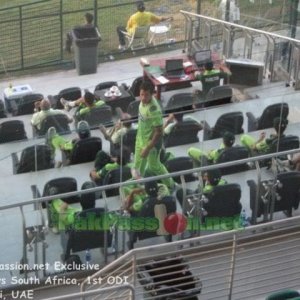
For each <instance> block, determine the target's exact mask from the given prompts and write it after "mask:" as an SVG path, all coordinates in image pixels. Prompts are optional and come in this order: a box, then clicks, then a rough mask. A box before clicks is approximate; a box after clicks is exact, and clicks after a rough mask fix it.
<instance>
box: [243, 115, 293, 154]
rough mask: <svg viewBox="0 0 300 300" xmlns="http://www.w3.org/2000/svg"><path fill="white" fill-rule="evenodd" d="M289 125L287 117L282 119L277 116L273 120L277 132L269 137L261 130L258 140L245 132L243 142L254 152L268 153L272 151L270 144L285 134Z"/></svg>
mask: <svg viewBox="0 0 300 300" xmlns="http://www.w3.org/2000/svg"><path fill="white" fill-rule="evenodd" d="M287 125H288V120H287V119H282V118H280V117H277V118H275V119H274V120H273V128H274V129H275V131H276V133H275V134H271V135H270V137H269V138H266V133H265V132H261V134H260V136H259V139H258V140H257V141H256V140H255V138H253V137H252V136H250V135H248V134H243V135H242V136H241V138H240V141H241V143H242V144H243V145H244V146H245V147H246V148H248V149H249V150H250V151H251V152H254V153H260V154H264V153H268V152H269V151H270V146H271V144H272V143H274V142H275V141H276V140H278V139H279V138H280V137H283V136H284V131H285V129H286V127H287Z"/></svg>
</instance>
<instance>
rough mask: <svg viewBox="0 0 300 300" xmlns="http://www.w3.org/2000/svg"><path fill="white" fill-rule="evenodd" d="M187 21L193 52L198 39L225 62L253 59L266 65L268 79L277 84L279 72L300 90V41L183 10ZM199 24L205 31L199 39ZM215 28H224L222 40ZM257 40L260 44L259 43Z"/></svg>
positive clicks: (188, 50)
mask: <svg viewBox="0 0 300 300" xmlns="http://www.w3.org/2000/svg"><path fill="white" fill-rule="evenodd" d="M181 13H182V14H183V15H184V17H185V20H186V23H185V25H186V31H185V35H186V38H185V41H186V42H185V48H187V52H188V54H191V53H192V48H193V41H194V40H198V41H199V45H200V47H201V48H203V49H214V51H217V52H219V55H220V56H221V57H224V58H225V59H229V58H238V59H241V60H243V59H244V60H245V59H253V60H258V61H261V60H262V62H263V63H264V66H265V67H264V77H265V79H269V80H270V81H277V80H279V78H278V75H277V74H278V73H279V72H278V71H282V73H283V78H280V79H281V80H286V81H287V82H289V83H290V82H292V84H293V86H294V87H295V89H300V80H299V77H300V76H299V73H300V55H299V53H300V41H299V40H298V39H295V38H290V37H288V36H284V35H282V34H278V33H274V32H267V31H265V30H261V29H255V28H251V27H248V26H244V25H239V24H236V23H231V22H227V21H223V20H220V19H216V18H212V17H208V16H204V15H198V14H195V13H192V12H188V11H181ZM195 24H200V27H201V28H202V30H201V31H200V33H199V35H198V36H195V30H194V29H195ZM215 27H218V28H220V30H221V33H219V35H221V41H220V40H218V39H217V35H216V33H215V34H213V32H214V31H215V29H214V28H215ZM257 40H259V42H258V43H257Z"/></svg>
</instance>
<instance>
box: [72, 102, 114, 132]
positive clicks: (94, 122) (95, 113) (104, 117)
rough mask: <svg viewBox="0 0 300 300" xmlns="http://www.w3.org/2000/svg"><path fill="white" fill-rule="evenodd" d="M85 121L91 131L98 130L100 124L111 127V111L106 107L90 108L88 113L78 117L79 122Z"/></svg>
mask: <svg viewBox="0 0 300 300" xmlns="http://www.w3.org/2000/svg"><path fill="white" fill-rule="evenodd" d="M81 120H84V121H87V122H88V124H89V125H90V128H91V129H95V128H98V127H99V125H100V124H103V125H104V126H106V127H109V126H112V125H113V119H112V109H111V107H110V106H108V105H103V106H100V107H94V108H92V109H91V110H90V111H89V112H88V113H86V114H84V115H82V116H80V120H76V122H79V121H81Z"/></svg>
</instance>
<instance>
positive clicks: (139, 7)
mask: <svg viewBox="0 0 300 300" xmlns="http://www.w3.org/2000/svg"><path fill="white" fill-rule="evenodd" d="M136 7H137V9H138V10H142V9H145V4H144V2H143V1H137V2H136Z"/></svg>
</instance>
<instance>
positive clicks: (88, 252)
mask: <svg viewBox="0 0 300 300" xmlns="http://www.w3.org/2000/svg"><path fill="white" fill-rule="evenodd" d="M91 259H92V255H91V252H90V249H86V251H85V262H86V264H87V265H89V264H90V263H91Z"/></svg>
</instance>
